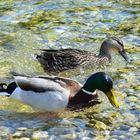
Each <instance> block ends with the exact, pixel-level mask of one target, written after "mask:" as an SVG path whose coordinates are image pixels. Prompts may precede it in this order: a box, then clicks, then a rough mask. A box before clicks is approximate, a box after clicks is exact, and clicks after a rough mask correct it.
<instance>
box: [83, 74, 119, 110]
mask: <svg viewBox="0 0 140 140" xmlns="http://www.w3.org/2000/svg"><path fill="white" fill-rule="evenodd" d="M83 89H84V90H85V91H88V92H94V91H95V90H96V89H98V90H100V91H102V92H104V93H105V95H106V96H107V97H108V99H109V101H110V103H111V104H112V105H113V106H114V107H116V108H118V107H119V103H118V101H117V99H116V97H115V95H114V93H113V82H112V79H111V77H110V76H109V75H107V74H106V73H104V72H97V73H95V74H93V75H91V76H90V77H89V78H88V79H87V81H86V83H85V84H84V86H83Z"/></svg>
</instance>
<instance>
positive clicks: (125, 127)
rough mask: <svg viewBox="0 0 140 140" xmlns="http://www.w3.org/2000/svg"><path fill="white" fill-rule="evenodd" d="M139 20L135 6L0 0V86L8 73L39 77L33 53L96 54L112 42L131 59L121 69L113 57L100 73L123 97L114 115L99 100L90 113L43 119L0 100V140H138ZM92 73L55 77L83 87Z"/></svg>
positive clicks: (82, 0)
mask: <svg viewBox="0 0 140 140" xmlns="http://www.w3.org/2000/svg"><path fill="white" fill-rule="evenodd" d="M139 17H140V2H139V1H138V0H121V1H118V0H115V1H113V0H96V1H93V0H71V1H69V0H59V1H58V0H54V1H51V0H42V1H40V0H36V1H33V0H24V1H22V0H14V1H12V0H6V1H4V0H1V1H0V65H1V67H0V81H1V82H4V81H6V82H9V81H11V77H12V76H11V75H10V74H9V72H10V71H16V72H19V73H22V74H29V75H36V74H45V73H44V71H43V69H42V68H41V66H40V64H39V63H38V62H37V60H36V59H35V55H36V54H37V53H39V51H38V50H37V49H39V48H42V49H44V48H47V49H49V48H69V47H70V48H79V49H85V50H91V51H95V52H97V53H98V50H99V47H100V44H101V42H102V41H103V39H105V38H106V37H108V36H118V37H120V38H122V40H123V42H124V44H125V49H126V51H127V53H128V56H129V58H130V59H131V63H129V64H125V62H124V61H123V59H121V57H120V56H115V57H114V58H113V64H112V66H110V67H109V68H104V71H109V73H110V75H112V77H113V80H114V84H115V88H117V89H118V90H119V91H120V92H122V93H123V94H120V95H119V96H118V98H119V101H120V104H121V106H120V109H119V110H116V109H114V108H113V107H111V105H110V104H109V102H107V100H106V98H105V97H104V95H102V94H101V95H100V98H101V100H102V101H103V102H102V104H99V105H96V106H94V107H91V108H87V109H83V110H80V111H73V112H71V111H64V112H60V113H59V114H55V113H46V114H45V115H44V114H40V115H39V114H37V113H36V112H35V111H34V110H33V109H32V108H30V107H28V106H26V105H23V104H21V103H20V102H17V101H15V100H12V99H8V98H6V97H1V98H0V137H1V139H10V138H11V139H20V138H21V137H24V138H26V139H53V140H55V139H57V140H58V139H64V140H65V139H69V140H70V139H83V140H90V139H92V140H93V139H95V140H101V139H103V140H105V139H107V140H108V139H109V140H116V139H117V140H124V139H127V140H133V139H134V140H138V139H140V103H139V100H140V92H139V90H140V85H139V83H140V72H139V68H140V55H139V52H140V48H139V47H140V37H139V36H140V18H139ZM96 71H99V70H96ZM80 72H82V74H80ZM92 72H93V69H92V68H90V69H84V70H82V71H80V70H79V69H76V70H72V71H69V72H64V73H59V74H57V75H60V76H67V77H71V78H73V79H76V80H78V81H80V82H82V83H83V82H84V80H85V79H86V77H87V76H88V75H89V74H90V73H92ZM48 74H49V73H48Z"/></svg>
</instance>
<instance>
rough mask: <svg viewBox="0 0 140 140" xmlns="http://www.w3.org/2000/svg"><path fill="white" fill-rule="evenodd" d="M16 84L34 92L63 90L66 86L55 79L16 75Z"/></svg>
mask: <svg viewBox="0 0 140 140" xmlns="http://www.w3.org/2000/svg"><path fill="white" fill-rule="evenodd" d="M14 78H15V82H16V84H17V85H18V86H19V87H20V88H21V89H22V90H27V91H29V90H30V91H34V92H47V91H54V92H55V91H60V92H61V91H63V90H64V88H63V87H62V86H61V85H60V84H59V83H56V82H55V81H52V80H47V79H43V78H37V77H33V78H30V77H24V76H15V77H14Z"/></svg>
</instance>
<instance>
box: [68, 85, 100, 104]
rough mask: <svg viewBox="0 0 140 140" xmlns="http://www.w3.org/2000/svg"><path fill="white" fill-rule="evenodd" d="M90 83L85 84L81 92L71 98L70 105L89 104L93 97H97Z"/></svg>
mask: <svg viewBox="0 0 140 140" xmlns="http://www.w3.org/2000/svg"><path fill="white" fill-rule="evenodd" d="M89 87H90V86H89V85H88V84H85V85H84V86H83V87H82V88H81V89H80V90H79V92H78V93H77V94H76V95H75V96H73V97H72V98H70V102H69V106H73V105H78V104H87V103H88V102H90V101H91V100H92V99H94V98H96V97H97V94H96V93H95V89H92V88H89Z"/></svg>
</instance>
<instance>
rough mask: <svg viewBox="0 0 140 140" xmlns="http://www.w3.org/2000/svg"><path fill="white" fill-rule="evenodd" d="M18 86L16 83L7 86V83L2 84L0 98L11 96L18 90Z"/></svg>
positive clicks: (0, 85) (0, 84)
mask: <svg viewBox="0 0 140 140" xmlns="http://www.w3.org/2000/svg"><path fill="white" fill-rule="evenodd" d="M16 87H17V85H16V83H15V82H12V83H10V84H9V85H7V84H6V83H0V96H10V95H11V94H12V92H13V91H14V90H15V89H16Z"/></svg>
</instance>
